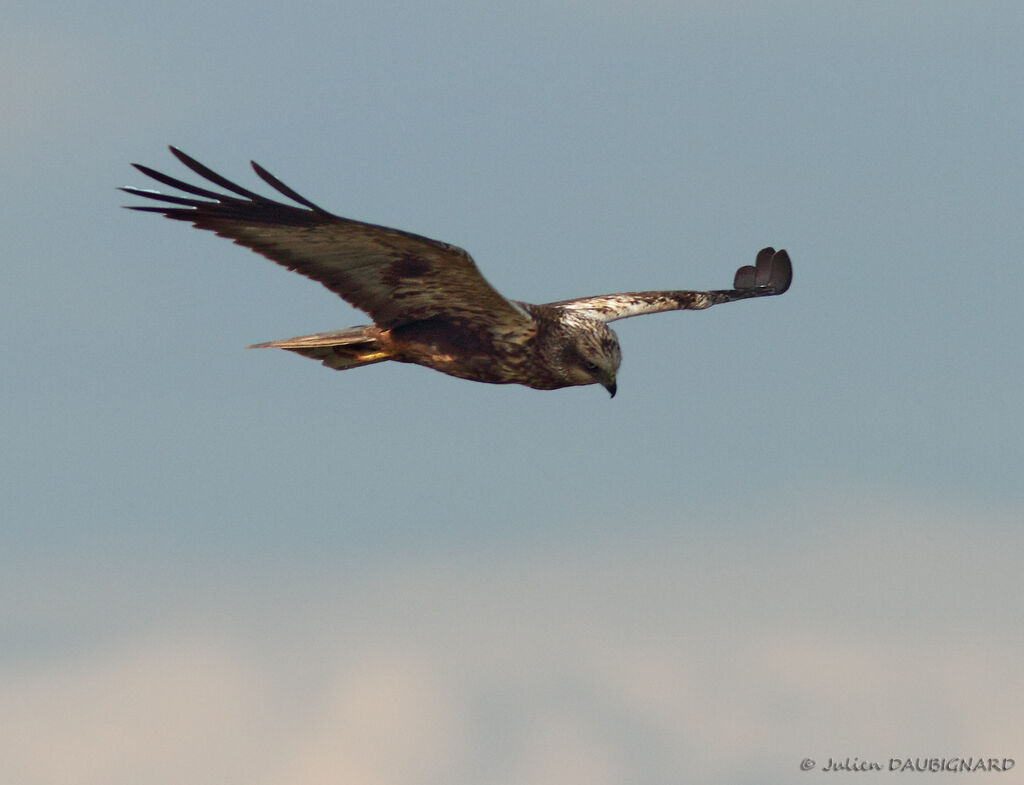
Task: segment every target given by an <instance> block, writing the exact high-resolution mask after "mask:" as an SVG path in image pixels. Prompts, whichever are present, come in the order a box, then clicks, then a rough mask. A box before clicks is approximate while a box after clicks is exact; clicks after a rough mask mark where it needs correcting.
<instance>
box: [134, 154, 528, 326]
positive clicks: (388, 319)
mask: <svg viewBox="0 0 1024 785" xmlns="http://www.w3.org/2000/svg"><path fill="white" fill-rule="evenodd" d="M171 152H172V153H173V154H174V155H175V157H177V158H178V160H179V161H181V162H182V163H183V164H185V166H187V167H188V168H189V169H191V170H192V171H193V172H195V173H196V174H198V175H199V176H201V177H203V178H205V179H206V180H209V181H210V182H211V183H214V184H215V185H217V186H219V187H220V188H223V189H225V190H226V191H230V192H231V193H230V194H224V193H218V192H216V191H211V190H208V189H206V188H200V187H198V186H195V185H191V184H189V183H186V182H183V181H181V180H178V179H176V178H174V177H170V176H168V175H166V174H163V173H161V172H158V171H156V170H154V169H151V168H149V167H148V166H142V165H140V164H133V166H135V168H136V169H138V170H139V171H140V172H142V173H143V174H145V175H147V176H149V177H152V178H153V179H154V180H157V181H158V182H160V183H163V184H164V185H169V186H171V187H173V188H177V189H178V190H180V191H184V192H185V193H187V194H190V195H191V196H187V197H183V196H171V195H168V194H162V193H159V192H157V191H151V190H147V189H142V188H127V187H126V188H122V190H124V191H127V192H128V193H131V194H133V195H135V196H142V197H145V198H147V199H154V200H156V201H160V202H164V203H165V204H162V205H160V206H159V207H153V206H147V207H138V206H134V207H131V208H130V209H132V210H142V211H147V212H156V213H161V214H163V215H165V216H167V217H168V218H173V219H176V220H179V221H189V222H190V223H192V225H193V226H195V227H197V228H199V229H209V230H210V231H213V232H216V233H217V234H218V235H220V236H221V237H227V238H229V239H231V240H234V241H235V242H236V243H238V244H239V245H244V246H245V247H247V248H251V249H252V250H254V251H256V252H257V253H260V254H262V255H263V256H266V257H267V258H268V259H271V260H272V261H275V262H277V263H278V264H281V265H284V266H285V267H287V268H288V269H289V270H294V271H296V272H298V273H301V274H302V275H305V276H306V277H308V278H312V279H313V280H314V281H319V282H320V283H322V284H323V285H324V286H326V287H327V288H328V289H330V290H331V291H332V292H334V293H335V294H338V295H340V296H341V297H342V298H344V299H345V300H346V301H348V302H349V303H351V304H352V305H354V306H355V307H356V308H359V309H361V310H363V311H366V312H367V313H368V314H370V316H372V317H373V319H374V321H375V322H376V323H377V325H378V326H380V327H384V328H389V327H395V326H399V325H402V324H407V323H409V322H413V321H419V320H423V319H430V318H433V317H443V318H447V319H453V320H458V321H461V322H462V323H464V324H467V325H475V326H477V327H487V328H491V327H497V326H498V325H500V326H501V327H502V328H503V329H504V330H505V331H509V330H510V328H511V330H512V331H514V330H515V329H517V328H521V329H527V328H528V325H529V324H530V317H529V315H528V314H527V313H526V312H525V311H523V309H522V308H520V307H519V306H517V305H515V304H513V303H512V302H510V301H509V300H507V299H506V298H505V297H502V296H501V295H500V294H499V293H498V292H497V291H496V290H495V289H494V288H493V287H492V286H491V285H490V284H489V283H487V281H486V280H484V277H483V276H482V275H481V274H480V271H479V270H478V269H477V266H476V264H475V263H474V262H473V259H472V258H471V257H470V255H469V254H468V253H466V251H464V250H463V249H461V248H458V247H456V246H454V245H448V244H447V243H442V242H439V241H437V240H431V239H430V238H428V237H422V236H420V235H417V234H412V233H411V232H403V231H401V230H399V229H390V228H388V227H386V226H376V225H374V224H368V223H362V222H360V221H353V220H350V219H348V218H342V217H340V216H337V215H333V214H332V213H329V212H327V211H326V210H324V209H323V208H321V207H318V206H317V205H315V204H313V203H312V202H311V201H309V200H308V199H306V198H304V197H303V196H300V195H299V194H298V193H296V192H295V191H293V190H292V189H291V188H289V187H288V186H287V185H285V184H284V183H282V182H281V181H280V180H278V179H277V178H276V177H274V175H272V174H270V173H269V172H268V171H267V170H265V169H264V168H263V167H261V166H260V165H259V164H257V163H256V162H252V167H253V169H254V170H255V171H256V174H258V175H259V176H260V177H261V178H262V179H263V180H264V181H265V182H266V183H268V184H269V185H271V186H272V187H273V188H275V189H276V190H277V191H279V192H280V193H281V194H283V195H284V196H286V197H288V198H289V199H291V200H292V201H294V202H297V203H298V204H299V205H301V207H296V206H294V205H290V204H284V203H282V202H277V201H274V200H272V199H268V198H267V197H265V196H262V195H260V194H257V193H254V192H253V191H250V190H248V189H246V188H243V187H241V186H239V185H236V184H235V183H233V182H231V181H230V180H227V179H226V178H224V177H222V176H221V175H219V174H217V173H216V172H214V171H212V170H210V169H209V168H207V167H206V166H204V165H203V164H201V163H199V162H198V161H196V160H195V159H193V158H191V157H190V156H188V155H186V154H185V153H183V152H181V151H180V150H178V149H176V148H174V147H172V148H171ZM196 197H198V198H196Z"/></svg>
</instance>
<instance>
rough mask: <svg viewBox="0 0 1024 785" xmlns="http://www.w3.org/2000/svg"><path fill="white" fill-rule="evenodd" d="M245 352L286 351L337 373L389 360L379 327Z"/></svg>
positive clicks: (270, 344)
mask: <svg viewBox="0 0 1024 785" xmlns="http://www.w3.org/2000/svg"><path fill="white" fill-rule="evenodd" d="M248 348H249V349H287V350H288V351H290V352H295V353H297V354H301V355H303V356H304V357H311V358H312V359H314V360H319V361H320V362H322V363H323V364H324V365H326V366H327V367H328V368H334V369H336V370H339V371H344V370H347V369H348V368H357V367H359V366H361V365H370V364H372V363H379V362H383V361H384V360H390V359H391V356H392V355H391V353H390V352H389V351H388V349H387V348H386V347H385V346H384V343H383V341H381V331H380V328H378V327H374V326H364V327H349V328H348V329H346V330H335V331H334V332H329V333H316V334H315V335H300V336H299V337H298V338H288V339H287V340H284V341H270V342H268V343H257V344H253V345H252V346H250V347H248Z"/></svg>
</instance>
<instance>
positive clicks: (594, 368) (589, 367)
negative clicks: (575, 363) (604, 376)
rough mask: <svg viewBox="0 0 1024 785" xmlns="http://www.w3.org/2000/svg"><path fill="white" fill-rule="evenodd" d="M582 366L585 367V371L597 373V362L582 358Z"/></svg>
mask: <svg viewBox="0 0 1024 785" xmlns="http://www.w3.org/2000/svg"><path fill="white" fill-rule="evenodd" d="M583 367H584V369H586V371H587V373H597V371H598V370H599V369H598V367H597V363H592V362H590V360H584V361H583Z"/></svg>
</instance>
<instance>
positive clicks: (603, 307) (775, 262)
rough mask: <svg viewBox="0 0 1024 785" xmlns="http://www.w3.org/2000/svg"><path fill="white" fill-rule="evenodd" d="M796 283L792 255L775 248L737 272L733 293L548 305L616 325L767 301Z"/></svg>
mask: <svg viewBox="0 0 1024 785" xmlns="http://www.w3.org/2000/svg"><path fill="white" fill-rule="evenodd" d="M792 280H793V266H792V264H791V263H790V261H789V254H788V253H786V252H785V251H776V250H775V249H774V248H763V249H762V250H761V251H760V252H759V253H758V254H757V261H756V262H755V263H754V264H753V265H747V266H745V267H741V268H740V269H739V270H737V271H736V277H735V279H734V280H733V288H732V289H717V290H713V291H707V292H693V291H659V292H624V293H622V294H603V295H598V296H596V297H583V298H580V299H577V300H563V301H562V302H558V303H548V305H550V306H552V307H555V308H561V309H562V310H565V311H572V312H574V313H582V314H585V315H587V316H590V317H591V318H594V319H599V320H601V321H603V322H614V321H615V320H616V319H625V318H626V317H628V316H640V315H641V314H645V313H658V312H659V311H683V310H687V311H696V310H701V309H703V308H710V307H711V306H712V305H718V304H719V303H731V302H732V301H733V300H746V299H747V298H749V297H768V296H771V295H775V294H782V293H783V292H785V291H786V290H787V289H788V288H789V284H790V283H791V282H792Z"/></svg>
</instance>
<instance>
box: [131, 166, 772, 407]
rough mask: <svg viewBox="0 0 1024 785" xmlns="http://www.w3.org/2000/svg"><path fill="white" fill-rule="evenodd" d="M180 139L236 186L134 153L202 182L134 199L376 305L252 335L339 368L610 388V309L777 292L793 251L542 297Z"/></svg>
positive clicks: (444, 248) (693, 305)
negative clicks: (236, 176)
mask: <svg viewBox="0 0 1024 785" xmlns="http://www.w3.org/2000/svg"><path fill="white" fill-rule="evenodd" d="M171 152H173V153H174V155H175V156H177V158H178V159H179V160H180V161H182V163H184V164H185V165H186V166H188V167H189V168H190V169H192V170H193V171H194V172H196V173H197V174H199V175H201V176H202V177H204V178H206V179H207V180H209V181H210V182H212V183H214V184H216V185H219V186H220V187H222V188H224V189H225V190H227V191H230V192H231V194H234V195H228V194H223V193H217V192H215V191H210V190H207V189H206V188H200V187H198V186H194V185H191V184H188V183H185V182H182V181H180V180H177V179H175V178H173V177H169V176H168V175H165V174H162V173H160V172H157V171H155V170H153V169H150V168H149V167H145V166H140V165H138V164H136V165H135V166H136V168H138V169H139V170H140V171H141V172H143V173H144V174H146V175H148V176H150V177H152V178H154V179H155V180H157V181H159V182H161V183H164V184H165V185H170V186H172V187H174V188H177V189H179V190H181V191H184V192H186V193H188V194H192V195H193V196H192V197H181V196H172V195H167V194H162V193H158V192H155V191H149V190H144V189H139V188H125V189H124V190H126V191H128V192H129V193H132V194H135V195H137V196H143V197H146V198H148V199H154V200H157V201H162V202H165V203H167V204H165V205H162V206H159V207H134V208H132V209H136V210H144V211H150V212H159V213H162V214H163V215H165V216H167V217H168V218H174V219H177V220H185V221H189V222H191V223H192V224H193V225H195V226H196V227H198V228H200V229H209V230H212V231H214V232H216V233H217V234H219V235H221V236H223V237H228V238H230V239H232V240H234V241H235V242H236V243H239V244H240V245H244V246H246V247H248V248H251V249H253V250H255V251H257V252H258V253H261V254H263V255H264V256H266V257H268V258H269V259H271V260H273V261H275V262H278V263H279V264H282V265H284V266H286V267H288V268H289V269H291V270H295V271H296V272H299V273H302V274H303V275H305V276H307V277H309V278H312V279H313V280H316V281H319V282H320V283H322V284H323V285H324V286H326V287H327V288H328V289H330V290H331V291H333V292H335V293H336V294H338V295H340V296H341V297H343V298H344V299H345V300H347V301H348V302H349V303H351V304H352V305H354V306H355V307H357V308H360V309H362V310H363V311H365V312H366V313H368V314H369V315H370V316H371V317H372V318H373V321H374V323H373V324H372V325H366V326H360V327H352V328H348V329H346V330H339V331H335V332H328V333H317V334H314V335H306V336H300V337H298V338H292V339H288V340H284V341H271V342H269V343H263V344H256V346H257V347H270V348H280V349H288V350H289V351H293V352H296V353H298V354H302V355H304V356H306V357H311V358H313V359H317V360H319V361H321V362H322V363H323V364H324V365H326V366H328V367H330V368H335V369H338V370H345V369H348V368H355V367H358V366H361V365H368V364H371V363H377V362H382V361H384V360H395V361H398V362H407V363H414V364H417V365H423V366H426V367H428V368H433V369H434V370H437V371H441V372H442V373H446V374H449V375H451V376H457V377H459V378H461V379H469V380H472V381H478V382H488V383H492V384H513V383H514V384H524V385H526V386H528V387H533V388H535V389H540V390H553V389H558V388H561V387H569V386H576V385H585V384H602V385H603V386H604V387H605V388H607V389H608V390H609V392H611V394H612V395H614V394H615V389H616V381H615V379H616V373H617V371H618V368H619V363H620V362H621V352H620V349H619V343H618V339H617V338H616V336H615V333H614V332H612V330H611V329H610V328H609V327H608V325H607V323H608V322H610V321H614V320H615V319H622V318H626V317H628V316H637V315H640V314H644V313H656V312H659V311H667V310H699V309H703V308H708V307H710V306H712V305H715V304H718V303H723V302H731V301H733V300H740V299H746V298H750V297H759V296H765V295H774V294H782V293H783V292H784V291H786V289H787V288H788V287H789V284H790V281H791V279H792V268H791V266H790V262H789V256H788V255H787V254H786V252H785V251H778V252H776V251H775V250H774V249H772V248H765V249H763V250H762V251H761V252H760V253H759V254H758V256H757V261H756V263H755V265H753V266H748V267H741V268H740V269H739V270H738V271H737V273H736V277H735V282H734V288H733V289H724V290H716V291H653V292H630V293H624V294H611V295H601V296H597V297H587V298H581V299H576V300H565V301H561V302H556V303H548V304H544V305H532V304H529V303H522V302H518V301H515V300H509V299H507V298H505V297H503V296H502V295H501V294H499V293H498V292H497V291H496V290H495V289H494V288H493V287H491V286H490V284H488V283H487V281H486V280H485V279H484V278H483V276H482V275H481V274H480V271H479V270H478V269H477V267H476V265H475V264H474V262H473V260H472V258H471V257H470V256H469V254H468V253H466V251H464V250H462V249H461V248H457V247H455V246H452V245H448V244H447V243H442V242H439V241H437V240H431V239H430V238H427V237H423V236H420V235H416V234H412V233H410V232H404V231H401V230H398V229H391V228H388V227H384V226H376V225H374V224H367V223H362V222H360V221H352V220H350V219H347V218H342V217H340V216H336V215H333V214H331V213H329V212H327V211H326V210H323V209H322V208H320V207H317V206H316V205H315V204H313V203H312V202H310V201H309V200H307V199H305V198H304V197H302V196H300V195H299V194H298V193H296V192H295V191H293V190H292V189H291V188H289V187H288V186H286V185H284V183H282V182H281V181H280V180H278V179H277V178H276V177H274V176H273V175H271V174H270V173H269V172H267V171H266V170H265V169H263V168H262V167H260V166H259V165H258V164H256V163H253V168H254V169H255V171H256V173H257V174H258V175H259V176H260V177H261V178H262V179H263V180H264V181H266V182H267V183H269V184H270V185H272V186H273V187H274V188H276V189H277V190H278V191H280V192H281V193H282V194H284V195H285V196H287V197H288V198H289V199H292V200H293V201H295V202H297V203H299V204H300V205H302V207H295V206H292V205H288V204H284V203H281V202H276V201H273V200H271V199H268V198H266V197H264V196H261V195H260V194H257V193H254V192H252V191H249V190H247V189H245V188H242V187H240V186H238V185H236V184H235V183H232V182H231V181H229V180H226V179H225V178H223V177H221V176H220V175H218V174H216V173H215V172H213V171H212V170H210V169H208V168H207V167H205V166H203V165H202V164H200V163H199V162H198V161H196V160H195V159H193V158H190V157H189V156H187V155H185V154H184V153H182V152H181V151H180V150H177V149H175V148H173V147H172V148H171ZM195 196H198V197H201V198H198V199H197V198H193V197H195Z"/></svg>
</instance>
